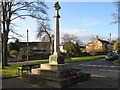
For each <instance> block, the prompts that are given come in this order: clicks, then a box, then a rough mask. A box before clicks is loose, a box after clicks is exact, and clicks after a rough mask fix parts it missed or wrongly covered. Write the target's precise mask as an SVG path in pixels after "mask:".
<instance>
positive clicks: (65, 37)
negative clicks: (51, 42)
mask: <svg viewBox="0 0 120 90" xmlns="http://www.w3.org/2000/svg"><path fill="white" fill-rule="evenodd" d="M62 40H63V42H74V43H76V41H77V40H78V37H77V36H75V35H74V34H68V33H66V34H64V35H63V37H62Z"/></svg>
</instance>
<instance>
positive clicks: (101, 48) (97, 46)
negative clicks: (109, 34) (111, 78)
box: [83, 36, 110, 53]
mask: <svg viewBox="0 0 120 90" xmlns="http://www.w3.org/2000/svg"><path fill="white" fill-rule="evenodd" d="M107 50H110V44H109V42H108V41H105V40H101V39H99V37H98V36H96V40H95V41H93V42H90V43H88V44H87V45H86V47H85V49H84V50H83V52H88V53H90V52H105V51H107Z"/></svg>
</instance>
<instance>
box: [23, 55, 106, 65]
mask: <svg viewBox="0 0 120 90" xmlns="http://www.w3.org/2000/svg"><path fill="white" fill-rule="evenodd" d="M103 57H105V55H98V56H87V57H75V58H66V59H65V62H74V61H86V60H93V59H99V58H103ZM48 61H49V60H48V59H45V60H31V61H24V62H31V63H32V62H48Z"/></svg>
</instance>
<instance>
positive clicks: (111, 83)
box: [2, 59, 120, 90]
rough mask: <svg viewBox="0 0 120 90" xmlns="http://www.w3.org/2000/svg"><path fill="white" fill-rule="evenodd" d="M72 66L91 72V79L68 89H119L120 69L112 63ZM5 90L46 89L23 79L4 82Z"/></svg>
mask: <svg viewBox="0 0 120 90" xmlns="http://www.w3.org/2000/svg"><path fill="white" fill-rule="evenodd" d="M72 66H73V67H74V66H75V67H76V66H77V67H79V68H81V69H82V71H83V72H90V73H91V76H92V77H91V79H90V80H88V81H84V82H79V83H77V84H74V85H71V86H69V87H66V88H118V86H120V85H119V84H120V81H119V80H118V78H119V77H118V73H119V72H120V71H119V67H120V66H118V65H115V64H113V63H112V62H110V61H106V60H104V59H98V60H93V61H85V62H72ZM2 87H3V88H45V87H43V86H39V85H35V84H31V83H28V82H25V81H24V80H23V79H22V78H21V77H17V78H10V79H4V80H2ZM117 90H118V89H117Z"/></svg>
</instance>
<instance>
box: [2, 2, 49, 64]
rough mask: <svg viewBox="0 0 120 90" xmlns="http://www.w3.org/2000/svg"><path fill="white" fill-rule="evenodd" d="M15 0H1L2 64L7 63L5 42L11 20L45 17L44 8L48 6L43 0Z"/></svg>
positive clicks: (43, 18)
mask: <svg viewBox="0 0 120 90" xmlns="http://www.w3.org/2000/svg"><path fill="white" fill-rule="evenodd" d="M20 1H21V0H19V1H16V0H11V1H9V2H7V1H6V0H5V1H4V0H2V1H1V5H2V28H3V61H4V65H7V42H8V35H9V32H10V31H11V28H10V25H11V24H12V21H13V20H15V19H17V18H20V19H25V17H32V18H36V19H42V20H45V19H47V18H46V17H45V16H44V15H47V11H46V9H48V7H47V6H46V4H45V3H44V2H42V1H41V0H38V2H22V1H21V2H20Z"/></svg>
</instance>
